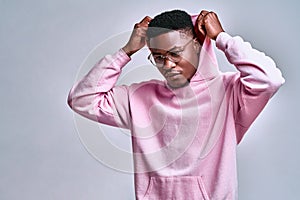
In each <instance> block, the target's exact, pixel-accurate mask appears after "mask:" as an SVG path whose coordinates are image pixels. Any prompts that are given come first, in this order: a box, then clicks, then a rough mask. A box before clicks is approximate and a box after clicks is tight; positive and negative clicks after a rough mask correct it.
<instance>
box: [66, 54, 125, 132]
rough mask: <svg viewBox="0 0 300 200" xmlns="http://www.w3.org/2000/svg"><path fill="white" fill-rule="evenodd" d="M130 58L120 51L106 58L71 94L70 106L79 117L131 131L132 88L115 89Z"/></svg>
mask: <svg viewBox="0 0 300 200" xmlns="http://www.w3.org/2000/svg"><path fill="white" fill-rule="evenodd" d="M129 61H130V57H128V56H127V54H126V53H125V52H124V51H123V50H122V49H120V50H119V51H118V52H116V53H115V54H113V55H107V56H105V57H104V58H102V59H101V60H100V61H99V62H97V63H96V64H95V66H94V67H93V68H92V69H91V70H90V71H89V72H88V73H87V74H86V75H85V76H84V77H83V78H82V79H81V80H80V81H78V82H77V83H76V84H75V85H74V86H73V87H72V88H71V90H70V92H69V95H68V104H69V106H70V107H71V109H73V110H74V111H75V112H77V113H78V114H80V115H82V116H84V117H86V118H89V119H91V120H93V121H96V122H100V123H104V124H107V125H111V126H117V127H121V128H129V127H130V121H129V117H128V115H129V114H128V113H129V112H128V110H129V102H128V98H127V97H128V87H127V86H115V84H116V82H117V80H118V78H119V75H120V73H121V69H122V67H124V66H125V65H126V64H127V63H128V62H129Z"/></svg>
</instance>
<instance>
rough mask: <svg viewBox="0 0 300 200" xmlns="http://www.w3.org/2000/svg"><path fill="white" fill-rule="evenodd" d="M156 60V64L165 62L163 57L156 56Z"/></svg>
mask: <svg viewBox="0 0 300 200" xmlns="http://www.w3.org/2000/svg"><path fill="white" fill-rule="evenodd" d="M154 60H155V61H156V62H162V61H164V57H163V56H162V55H156V56H154Z"/></svg>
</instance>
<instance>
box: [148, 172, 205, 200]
mask: <svg viewBox="0 0 300 200" xmlns="http://www.w3.org/2000/svg"><path fill="white" fill-rule="evenodd" d="M143 199H144V200H194V199H195V200H209V196H208V194H207V192H206V189H205V186H204V183H203V180H202V178H201V177H200V176H179V177H151V178H150V182H149V185H148V189H147V191H146V194H145V196H144V198H143Z"/></svg>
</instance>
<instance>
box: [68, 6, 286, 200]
mask: <svg viewBox="0 0 300 200" xmlns="http://www.w3.org/2000/svg"><path fill="white" fill-rule="evenodd" d="M211 40H215V43H216V46H217V48H219V49H220V50H221V51H223V52H224V53H225V55H226V57H227V58H228V61H229V62H230V63H232V64H233V65H234V66H235V67H236V68H237V70H238V71H239V72H227V73H221V72H220V71H219V70H218V64H217V61H216V57H215V54H214V51H213V46H212V42H211ZM145 45H147V46H148V47H149V50H150V52H151V54H150V55H149V57H148V59H149V60H150V62H151V63H152V64H153V65H155V66H156V67H157V68H158V70H159V72H160V73H161V74H162V75H163V76H164V77H165V79H166V80H165V81H160V80H150V81H145V82H142V83H136V84H132V85H130V86H125V85H121V86H115V84H116V81H117V80H118V77H119V75H120V73H121V70H122V68H123V67H125V65H126V64H127V63H128V62H129V61H130V56H131V55H132V54H134V53H135V52H137V51H138V50H140V49H141V48H142V47H144V46H145ZM283 83H284V79H283V77H282V75H281V72H280V71H279V69H277V68H276V66H275V63H274V62H273V60H272V59H271V58H269V57H267V56H266V55H265V54H263V53H261V52H259V51H257V50H255V49H253V48H252V47H251V45H250V44H249V43H246V42H244V41H243V40H242V39H241V38H240V37H231V36H230V35H229V34H227V33H225V32H224V30H223V28H222V26H221V24H220V21H219V19H218V17H217V15H216V14H215V13H214V12H208V11H205V10H203V11H201V13H200V14H199V15H198V16H189V15H188V14H187V13H186V12H184V11H180V10H173V11H168V12H164V13H162V14H160V15H158V16H156V17H155V18H154V19H151V18H150V17H148V16H147V17H145V18H144V19H143V20H142V21H141V22H140V23H137V24H136V25H135V29H134V30H133V32H132V35H131V37H130V39H129V41H128V43H127V44H126V45H125V46H124V47H123V48H122V49H120V50H119V51H118V52H116V53H115V54H113V55H107V56H105V57H104V58H102V59H101V60H100V61H99V62H98V63H97V64H96V65H95V66H94V67H93V68H92V69H91V70H90V72H89V73H88V74H87V75H86V76H85V77H84V78H83V79H82V80H81V81H79V82H78V83H77V84H76V85H75V86H73V88H72V89H71V91H70V94H69V97H68V103H69V105H70V107H71V108H72V109H73V110H74V111H76V112H77V113H79V114H81V115H83V116H85V117H87V118H89V119H91V120H95V121H97V122H100V123H104V124H108V125H112V126H117V127H121V128H127V129H130V130H131V133H132V147H133V153H134V154H133V158H134V169H135V193H136V199H155V200H160V199H161V200H166V199H179V200H181V199H182V200H183V199H185V200H193V199H205V200H207V199H213V200H215V199H216V200H221V199H222V200H223V199H237V172H236V171H237V169H236V146H237V144H238V143H239V142H240V141H241V139H242V137H243V135H244V134H245V132H246V131H247V129H248V128H249V126H250V125H251V124H252V122H253V121H254V119H255V118H256V117H257V116H258V114H259V113H260V112H261V111H262V109H263V108H264V106H265V105H266V104H267V102H268V101H269V99H270V98H271V97H272V96H273V95H274V94H275V92H276V91H277V90H278V88H279V87H280V86H281V85H282V84H283Z"/></svg>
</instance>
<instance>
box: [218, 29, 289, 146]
mask: <svg viewBox="0 0 300 200" xmlns="http://www.w3.org/2000/svg"><path fill="white" fill-rule="evenodd" d="M216 46H217V48H219V49H220V50H222V51H223V52H224V53H225V55H226V57H227V59H228V61H229V62H230V63H231V64H233V65H234V66H235V67H236V68H237V70H238V71H239V72H240V73H239V76H238V77H237V78H236V79H235V80H234V81H233V94H232V96H233V98H232V100H233V112H234V118H235V124H236V132H237V142H238V143H239V142H240V141H241V139H242V137H243V135H244V134H245V132H246V131H247V130H248V128H249V127H250V125H251V124H252V122H253V121H254V120H255V118H256V117H257V116H258V114H259V113H260V112H261V111H262V109H263V108H264V107H265V105H266V104H267V102H268V101H269V99H270V98H271V97H272V96H273V95H274V94H275V93H276V91H277V90H278V89H279V87H280V86H281V85H282V84H283V83H284V81H285V80H284V78H283V77H282V74H281V72H280V70H279V69H278V68H277V67H276V64H275V63H274V61H273V60H272V59H271V58H270V57H268V56H266V55H265V54H264V53H262V52H259V51H258V50H255V49H253V48H252V47H251V45H250V43H248V42H244V41H243V39H242V38H241V37H238V36H237V37H231V36H230V35H229V34H227V33H225V32H222V33H220V34H219V35H218V37H217V39H216Z"/></svg>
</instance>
